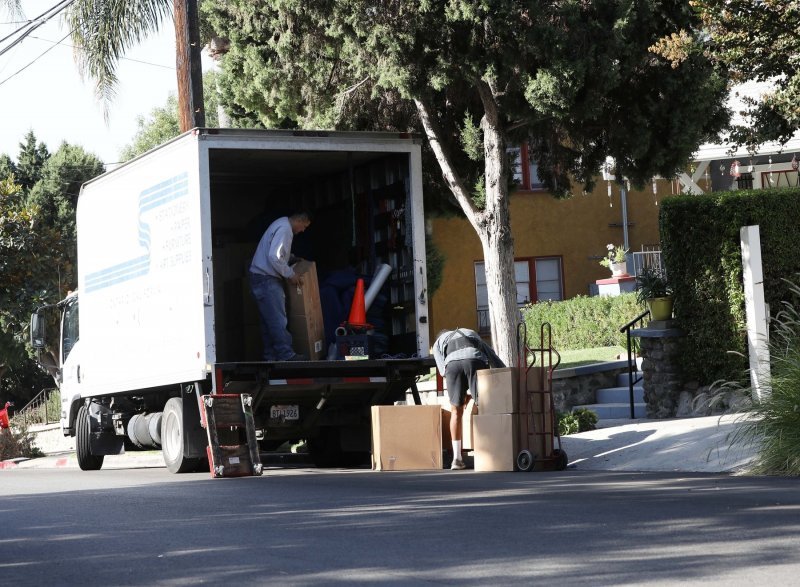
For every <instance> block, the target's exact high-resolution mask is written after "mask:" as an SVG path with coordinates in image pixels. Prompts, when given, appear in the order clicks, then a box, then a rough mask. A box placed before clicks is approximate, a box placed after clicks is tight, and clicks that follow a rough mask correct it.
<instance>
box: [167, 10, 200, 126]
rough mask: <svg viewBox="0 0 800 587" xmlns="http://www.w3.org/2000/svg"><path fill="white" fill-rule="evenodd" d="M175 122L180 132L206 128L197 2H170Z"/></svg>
mask: <svg viewBox="0 0 800 587" xmlns="http://www.w3.org/2000/svg"><path fill="white" fill-rule="evenodd" d="M173 13H174V17H175V66H176V69H177V73H178V119H179V122H180V130H181V132H186V131H187V130H189V129H190V128H194V127H203V126H205V125H206V117H205V110H204V109H203V70H202V66H201V63H200V51H201V49H202V47H201V46H200V26H199V22H198V16H197V0H173Z"/></svg>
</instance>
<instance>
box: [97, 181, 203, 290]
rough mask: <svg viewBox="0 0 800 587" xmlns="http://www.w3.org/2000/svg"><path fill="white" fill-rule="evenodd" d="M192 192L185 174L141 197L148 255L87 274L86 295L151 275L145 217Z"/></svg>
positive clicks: (141, 230)
mask: <svg viewBox="0 0 800 587" xmlns="http://www.w3.org/2000/svg"><path fill="white" fill-rule="evenodd" d="M188 193H189V174H188V173H187V172H183V173H181V174H180V175H176V176H175V177H171V178H169V179H167V180H165V181H162V182H160V183H158V184H156V185H154V186H152V187H149V188H147V189H145V190H143V191H142V192H141V193H140V194H139V216H138V224H139V244H140V245H141V246H142V247H143V248H144V250H145V254H144V255H141V256H140V257H136V258H135V259H129V260H128V261H124V262H122V263H118V264H117V265H112V266H111V267H106V268H105V269H101V270H100V271H95V272H94V273H89V274H88V275H86V284H85V285H84V290H85V291H86V292H90V291H96V290H98V289H103V288H105V287H108V286H111V285H116V284H117V283H122V282H124V281H128V280H130V279H134V278H136V277H139V276H141V275H146V274H147V273H149V272H150V225H149V224H148V223H146V222H144V220H142V216H143V215H144V214H145V213H146V212H150V211H151V210H154V209H155V208H158V207H159V206H163V205H164V204H166V203H168V202H171V201H173V200H176V199H178V198H181V197H183V196H185V195H186V194H188Z"/></svg>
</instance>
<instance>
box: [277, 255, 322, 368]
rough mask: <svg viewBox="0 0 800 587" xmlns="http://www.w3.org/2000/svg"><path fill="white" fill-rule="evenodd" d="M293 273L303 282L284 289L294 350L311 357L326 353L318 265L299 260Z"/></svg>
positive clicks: (315, 358) (317, 358) (319, 357)
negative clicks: (286, 289)
mask: <svg viewBox="0 0 800 587" xmlns="http://www.w3.org/2000/svg"><path fill="white" fill-rule="evenodd" d="M293 268H294V272H295V274H296V275H298V276H300V277H302V279H303V285H300V286H293V285H289V286H288V291H287V292H286V304H287V317H288V319H289V324H288V327H289V332H290V333H291V334H292V346H293V347H294V351H295V352H296V353H300V354H303V355H306V356H308V357H309V359H311V360H312V361H317V360H319V359H321V358H322V356H323V354H327V349H325V325H324V323H323V321H322V303H321V302H320V297H319V283H318V282H317V266H316V264H315V263H314V262H312V261H299V262H297V263H295V264H294V266H293Z"/></svg>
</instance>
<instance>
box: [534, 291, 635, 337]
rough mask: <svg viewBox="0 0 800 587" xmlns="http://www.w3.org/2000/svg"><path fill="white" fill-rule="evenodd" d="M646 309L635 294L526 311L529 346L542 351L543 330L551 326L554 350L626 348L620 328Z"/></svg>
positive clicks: (540, 305) (549, 304) (541, 304)
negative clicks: (638, 301)
mask: <svg viewBox="0 0 800 587" xmlns="http://www.w3.org/2000/svg"><path fill="white" fill-rule="evenodd" d="M642 311H643V308H642V307H641V306H639V305H638V304H637V303H636V295H635V294H632V293H628V294H622V295H619V296H592V297H587V296H578V297H575V298H571V299H569V300H564V301H561V302H539V303H537V304H531V305H530V306H527V307H526V308H525V310H524V311H523V314H524V316H525V325H526V327H527V330H528V345H529V346H530V347H532V348H538V347H539V344H540V332H541V326H542V324H543V323H544V322H549V323H550V327H551V331H552V336H553V346H554V347H555V348H556V349H558V350H575V349H588V348H595V347H604V346H615V345H618V346H622V347H624V346H625V345H626V339H625V335H624V334H621V333H620V331H619V328H620V326H622V325H624V324H625V323H627V322H629V321H630V320H632V319H633V318H635V317H636V316H638V315H639V314H641V313H642Z"/></svg>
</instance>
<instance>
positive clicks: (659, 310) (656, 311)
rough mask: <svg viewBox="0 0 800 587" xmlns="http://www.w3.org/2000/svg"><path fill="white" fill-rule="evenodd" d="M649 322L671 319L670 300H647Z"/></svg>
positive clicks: (669, 298)
mask: <svg viewBox="0 0 800 587" xmlns="http://www.w3.org/2000/svg"><path fill="white" fill-rule="evenodd" d="M647 309H648V310H650V319H651V320H669V319H670V318H672V298H671V297H666V298H650V299H648V300H647Z"/></svg>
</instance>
